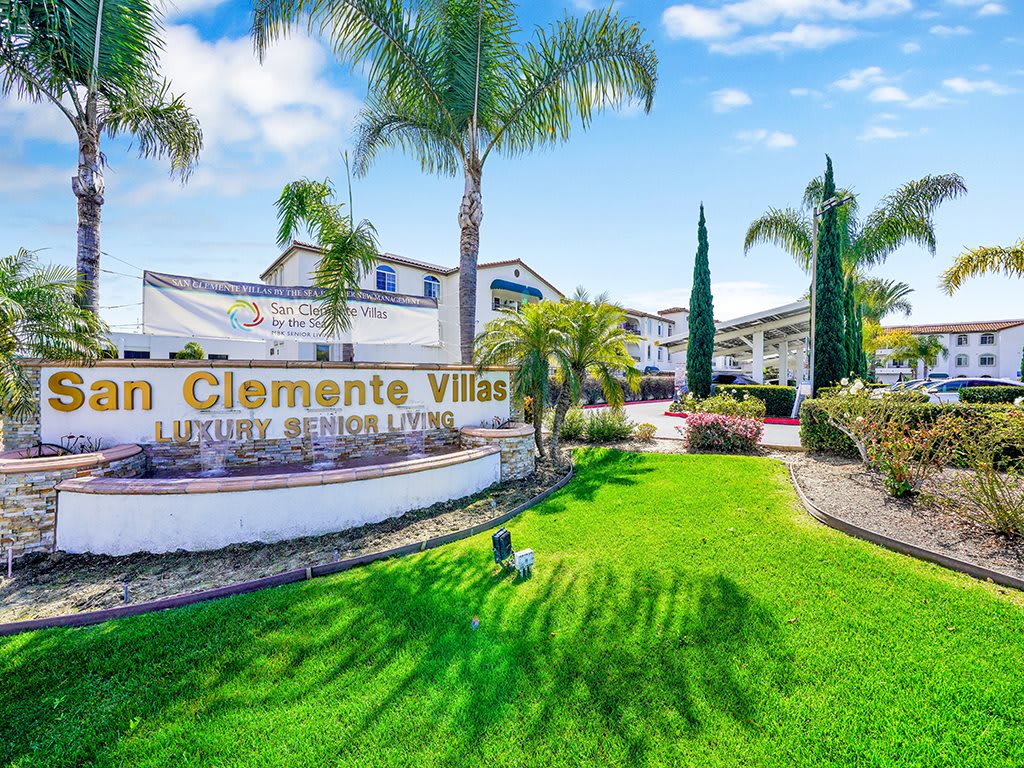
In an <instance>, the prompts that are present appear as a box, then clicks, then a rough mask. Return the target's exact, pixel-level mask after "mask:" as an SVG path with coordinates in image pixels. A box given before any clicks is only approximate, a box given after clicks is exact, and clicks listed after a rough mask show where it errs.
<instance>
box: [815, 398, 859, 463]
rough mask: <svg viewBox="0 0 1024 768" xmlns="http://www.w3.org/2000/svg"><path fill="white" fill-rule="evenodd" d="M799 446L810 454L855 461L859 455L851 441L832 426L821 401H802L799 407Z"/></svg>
mask: <svg viewBox="0 0 1024 768" xmlns="http://www.w3.org/2000/svg"><path fill="white" fill-rule="evenodd" d="M800 444H801V445H802V446H803V447H804V449H805V450H807V451H810V452H811V453H831V454H834V455H836V456H844V457H846V458H849V459H855V458H857V457H858V456H859V455H860V454H859V453H858V451H857V446H856V445H854V444H853V440H852V439H850V437H849V436H847V435H846V434H844V433H843V432H842V431H840V430H839V429H837V428H836V427H834V426H832V424H830V423H829V420H828V414H827V412H826V411H825V406H824V404H823V403H822V401H821V400H819V399H815V400H804V402H803V404H802V405H801V406H800Z"/></svg>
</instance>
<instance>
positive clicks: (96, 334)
mask: <svg viewBox="0 0 1024 768" xmlns="http://www.w3.org/2000/svg"><path fill="white" fill-rule="evenodd" d="M83 290H84V288H83V287H82V286H81V285H80V284H79V283H78V281H77V278H76V275H75V271H74V270H73V269H71V268H70V267H63V266H58V265H48V266H40V265H39V262H38V260H37V259H36V256H35V254H34V253H33V252H31V251H26V250H25V249H21V250H19V251H18V252H17V253H16V254H14V255H13V256H7V257H5V258H0V415H2V416H4V417H6V418H23V417H25V416H27V415H29V414H30V413H33V412H34V411H35V410H36V409H37V408H38V400H37V395H38V393H37V392H36V387H35V386H34V385H33V384H32V382H31V381H30V380H29V378H28V377H27V376H26V374H25V370H24V369H23V368H22V367H21V365H19V361H20V360H21V359H23V358H32V357H41V358H50V359H55V360H75V361H88V360H94V359H96V358H98V357H100V356H103V355H109V354H116V351H115V349H114V347H113V345H111V343H110V342H109V341H108V340H107V332H108V329H107V326H106V325H104V323H103V322H102V321H101V320H100V319H99V318H98V317H97V316H96V315H95V314H93V313H92V312H90V311H89V310H87V309H85V308H83V307H82V306H81V305H80V299H81V295H82V292H83Z"/></svg>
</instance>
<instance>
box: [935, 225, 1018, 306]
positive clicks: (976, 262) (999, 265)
mask: <svg viewBox="0 0 1024 768" xmlns="http://www.w3.org/2000/svg"><path fill="white" fill-rule="evenodd" d="M999 272H1002V273H1003V274H1004V275H1006V276H1007V277H1024V238H1021V239H1020V240H1018V241H1017V244H1016V245H1011V246H1009V247H1008V248H1003V247H1000V246H990V247H986V246H981V247H980V248H973V249H972V250H969V251H965V252H964V253H962V254H960V255H959V256H958V257H957V259H956V261H955V262H953V266H951V267H950V268H949V269H947V270H946V271H945V272H943V273H942V280H941V281H940V283H939V286H940V287H941V288H942V290H944V291H945V292H946V293H948V294H949V295H950V296H952V295H953V294H954V293H956V291H958V290H959V289H960V287H961V286H962V285H963V284H964V283H965V282H967V280H969V279H970V278H972V277H980V276H981V275H991V274H997V273H999Z"/></svg>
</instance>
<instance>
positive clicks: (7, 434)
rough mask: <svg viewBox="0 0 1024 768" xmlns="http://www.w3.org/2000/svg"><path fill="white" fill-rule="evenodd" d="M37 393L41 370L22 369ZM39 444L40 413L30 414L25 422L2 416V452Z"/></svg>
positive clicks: (35, 368)
mask: <svg viewBox="0 0 1024 768" xmlns="http://www.w3.org/2000/svg"><path fill="white" fill-rule="evenodd" d="M22 371H23V372H24V374H25V378H26V379H28V380H29V381H30V382H31V383H32V386H33V387H34V388H35V391H36V392H38V391H39V368H37V367H35V366H25V367H24V368H22ZM38 442H39V412H38V411H36V413H33V414H30V415H29V416H27V417H26V418H25V419H24V420H18V419H9V418H7V417H5V416H0V451H18V450H21V449H22V448H31V447H33V446H35V445H36V444H37V443H38Z"/></svg>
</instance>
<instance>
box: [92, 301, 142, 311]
mask: <svg viewBox="0 0 1024 768" xmlns="http://www.w3.org/2000/svg"><path fill="white" fill-rule="evenodd" d="M141 304H142V302H141V301H133V302H132V303H131V304H111V305H110V306H107V307H100V309H123V308H124V307H138V306H139V305H141Z"/></svg>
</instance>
